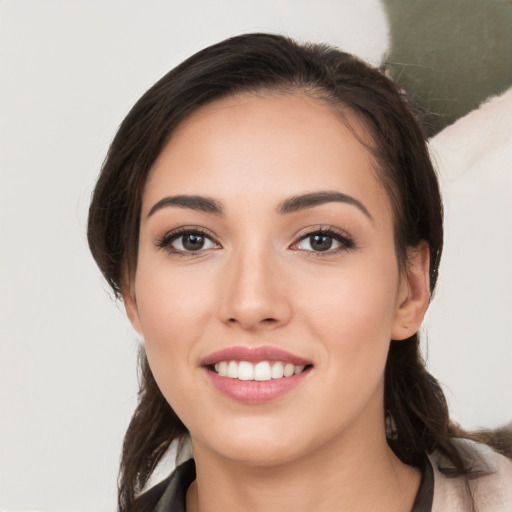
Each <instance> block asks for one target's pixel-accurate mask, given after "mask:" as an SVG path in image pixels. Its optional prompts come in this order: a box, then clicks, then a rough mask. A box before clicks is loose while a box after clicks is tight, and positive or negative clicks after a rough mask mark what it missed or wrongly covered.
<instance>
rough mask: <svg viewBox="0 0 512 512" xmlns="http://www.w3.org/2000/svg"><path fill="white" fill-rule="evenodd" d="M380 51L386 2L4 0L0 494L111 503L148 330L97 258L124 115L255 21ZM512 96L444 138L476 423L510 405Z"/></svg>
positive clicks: (436, 329)
mask: <svg viewBox="0 0 512 512" xmlns="http://www.w3.org/2000/svg"><path fill="white" fill-rule="evenodd" d="M259 30H263V31H275V32H281V33H286V34H288V35H291V36H294V37H297V38H299V39H304V40H314V41H326V42H330V43H333V44H336V45H338V46H340V47H342V48H344V49H346V50H348V51H351V52H354V53H356V54H358V55H360V56H362V57H363V58H365V59H367V60H369V61H370V62H373V63H378V62H379V61H380V60H381V58H382V56H383V54H384V53H385V51H386V49H387V47H388V34H387V22H386V19H385V15H384V11H383V9H382V6H381V5H380V3H379V2H378V0H360V1H359V2H349V1H345V2H344V1H340V0H320V1H319V0H315V1H313V0H310V1H307V0H281V1H278V0H259V1H246V0H218V1H216V2H210V1H206V0H204V1H198V0H192V1H191V0H188V1H187V2H182V1H177V0H167V1H164V0H146V1H127V0H108V1H99V0H61V1H58V0H46V1H41V0H10V1H8V0H3V1H1V0H0V94H1V104H0V144H1V146H0V166H1V167H0V169H1V171H0V172H1V174H0V286H1V288H0V301H1V302H0V329H1V330H0V336H1V345H0V508H2V509H5V510H27V509H39V510H45V511H56V512H57V511H59V512H60V511H75V510H76V511H87V510H95V511H100V512H101V511H107V510H113V509H114V503H115V479H116V472H117V465H118V457H119V451H120V447H121V441H122V436H123V434H124V430H125V428H126V426H127V422H128V420H129V417H130V414H131V412H132V411H133V408H134V405H135V398H136V378H135V354H136V347H137V340H136V337H135V335H134V334H133V332H132V331H131V328H130V327H129V325H128V322H127V321H126V320H125V318H124V312H123V308H122V305H121V304H116V303H115V302H114V301H113V300H112V299H111V297H110V296H109V293H108V292H107V288H106V285H104V283H103V282H102V280H101V278H100V276H99V272H98V271H97V269H96V268H95V266H94V263H93V261H92V258H91V257H90V256H89V253H88V250H87V246H86V240H85V229H86V227H85V226H86V216H87V207H88V202H89V197H90V193H91V189H92V187H93V184H94V181H95V178H96V176H97V173H98V170H99V167H100V165H101V162H102V160H103V158H104V155H105V153H106V150H107V148H108V144H109V142H110V140H111V138H112V136H113V134H114V132H115V129H116V127H117V126H118V124H119V123H120V121H121V120H122V118H123V116H124V115H125V114H126V113H127V111H128V109H129V108H130V107H131V105H132V104H133V103H134V101H135V100H136V99H137V98H138V97H139V96H140V95H141V94H142V93H143V92H144V90H146V89H147V88H148V87H149V86H150V85H151V84H152V83H153V82H154V81H156V80H157V79H158V78H159V77H160V76H161V75H163V74H164V73H165V72H167V71H168V70H169V69H170V68H171V67H173V66H174V65H176V64H178V63H179V62H180V61H182V60H183V59H184V58H186V57H187V56H189V55H191V54H192V53H193V52H195V51H197V50H199V49H200V48H202V47H204V46H206V45H208V44H211V43H214V42H217V41H219V40H221V39H223V38H225V37H227V36H230V35H235V34H237V33H240V32H247V31H259ZM511 116H512V95H511V93H510V92H509V93H507V94H505V95H504V96H503V97H502V98H500V99H498V100H495V101H494V102H492V103H490V104H488V105H486V106H485V107H483V108H482V109H480V110H479V111H476V112H473V113H472V114H470V115H469V116H468V117H467V118H465V119H462V120H460V121H459V122H458V123H457V124H456V125H454V126H452V127H449V128H448V129H447V130H445V131H444V132H442V133H441V134H439V135H438V136H437V137H436V139H435V140H434V141H433V143H432V146H433V154H434V157H435V159H436V161H437V162H438V165H439V168H440V173H441V176H442V181H443V192H444V195H445V199H446V209H447V244H446V253H445V258H444V262H443V265H442V272H441V282H440V288H439V292H438V294H437V297H436V299H435V301H434V303H433V304H432V307H431V310H430V313H429V322H428V323H429V324H430V325H429V328H428V339H429V343H428V347H427V345H425V351H426V352H428V356H429V366H430V368H431V370H432V372H433V373H434V374H435V375H436V376H437V377H439V379H440V380H441V382H443V384H444V387H445V389H446V391H447V395H448V398H449V401H450V403H451V406H452V411H453V416H454V417H455V418H456V419H457V420H459V421H460V422H462V423H463V424H464V425H466V426H469V427H480V426H498V425H500V424H502V423H505V422H507V421H510V419H511V418H512V372H511V366H512V365H511V360H512V349H511V343H510V339H511V334H510V333H511V332H512V319H511V317H512V315H511V310H512V308H511V305H512V301H511V298H510V294H511V292H510V290H511V285H512V270H511V265H510V262H511V261H512V235H511V233H512V215H511V207H510V204H511V196H512V183H511V182H512V179H511V174H512V173H511V169H510V163H509V162H511V161H512V136H511V135H510V132H511V130H510V125H511Z"/></svg>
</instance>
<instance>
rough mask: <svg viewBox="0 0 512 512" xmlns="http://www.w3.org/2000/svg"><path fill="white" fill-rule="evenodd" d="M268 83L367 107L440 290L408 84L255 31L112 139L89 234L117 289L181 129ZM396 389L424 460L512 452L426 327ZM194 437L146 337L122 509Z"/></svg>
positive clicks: (405, 215) (151, 93) (437, 226)
mask: <svg viewBox="0 0 512 512" xmlns="http://www.w3.org/2000/svg"><path fill="white" fill-rule="evenodd" d="M262 90H263V91H279V92H291V93H293V92H298V91H300V92H302V93H305V94H308V95H312V96H314V97H315V98H317V99H320V100H321V101H325V102H327V103H328V104H329V105H330V106H332V108H333V109H335V110H337V111H339V112H340V114H341V115H343V112H344V110H347V109H348V110H350V111H351V112H353V113H355V114H356V115H357V116H358V117H359V118H360V120H361V121H362V122H363V124H364V125H365V127H366V129H367V130H368V133H369V135H370V138H371V144H370V147H369V150H370V151H371V152H372V153H373V155H374V157H375V161H376V162H377V167H378V168H377V174H378V176H379V179H380V180H381V181H382V184H383V186H384V188H385V190H386V192H387V193H388V195H389V197H390V199H391V203H392V207H393V213H394V218H395V246H396V253H397V258H398V261H399V262H400V264H401V265H405V264H406V257H407V256H406V254H407V248H408V247H414V246H416V245H417V244H418V243H419V242H420V241H426V242H427V243H428V245H429V249H430V288H431V290H432V291H433V290H434V287H435V284H436V281H437V275H438V266H439V261H440V257H441V252H442V245H443V210H442V203H441V197H440V192H439V186H438V182H437V178H436V174H435V171H434V169H433V166H432V163H431V160H430V157H429V154H428V150H427V146H426V138H425V135H424V132H423V130H422V128H421V125H420V124H419V122H418V121H417V119H416V115H415V114H414V113H413V112H412V109H411V107H410V105H409V103H408V101H407V100H406V99H405V98H404V95H403V94H402V93H401V92H400V91H399V90H398V89H397V87H396V86H395V84H394V83H393V82H392V81H391V80H390V79H388V78H387V77H386V76H385V74H384V73H382V72H381V71H379V70H376V69H374V68H372V67H370V66H368V65H367V64H365V63H363V62H362V61H360V60H359V59H357V58H356V57H353V56H351V55H349V54H346V53H344V52H342V51H339V50H337V49H335V48H332V47H330V46H327V45H314V44H299V43H296V42H295V41H293V40H291V39H289V38H286V37H282V36H278V35H272V34H246V35H242V36H237V37H234V38H231V39H228V40H225V41H222V42H220V43H218V44H216V45H213V46H210V47H208V48H206V49H204V50H202V51H200V52H198V53H196V54H195V55H193V56H192V57H190V58H189V59H187V60H186V61H185V62H183V63H182V64H180V65H179V66H178V67H176V68H175V69H173V70H172V71H170V72H169V73H168V74H167V75H165V76H164V77H163V78H162V79H161V80H160V81H159V82H157V83H156V84H155V85H154V86H153V87H151V88H150V89H149V90H148V91H147V92H146V93H145V94H144V95H143V96H142V98H141V99H140V100H139V101H138V102H137V103H136V104H135V106H134V107H133V108H132V110H131V111H130V112H129V114H128V115H127V117H126V118H125V120H124V121H123V123H122V124H121V126H120V128H119V130H118V133H117V135H116V136H115V138H114V140H113V142H112V145H111V147H110V150H109V153H108V155H107V158H106V160H105V162H104V165H103V167H102V171H101V174H100V177H99V180H98V183H97V186H96V188H95V191H94V194H93V198H92V202H91V207H90V211H89V224H88V240H89V246H90V249H91V252H92V254H93V256H94V258H95V260H96V262H97V264H98V266H99V268H100V270H101V271H102V273H103V275H104V276H105V278H106V280H107V281H108V283H109V284H110V285H111V287H112V288H113V290H114V292H115V293H116V295H118V296H119V295H120V292H121V289H122V286H123V276H126V275H133V272H134V269H135V268H136V263H137V247H138V229H139V223H140V208H141V197H142V190H143V188H144V185H145V182H146V179H147V176H148V173H149V171H150V168H151V166H152V164H153V163H154V162H155V160H156V158H157V157H158V155H159V154H160V152H161V151H162V149H163V147H164V145H165V143H166V142H167V141H168V140H169V138H170V137H171V136H172V132H173V130H174V129H176V127H177V126H178V125H179V124H180V123H181V122H182V121H183V120H184V119H185V118H187V116H189V115H190V114H191V113H192V112H194V111H195V110H197V109H198V108H200V107H201V106H202V105H205V104H207V103H209V102H212V101H214V100H217V99H220V98H223V97H226V96H229V95H235V94H237V93H241V92H248V91H254V92H258V91H262ZM384 393H385V396H384V406H385V410H386V413H387V414H388V415H389V416H390V417H391V418H392V420H393V423H394V427H395V428H394V434H393V436H391V437H390V438H389V441H388V442H389V445H390V446H391V448H392V449H393V450H394V452H395V453H396V454H397V456H398V457H399V458H400V459H401V460H402V461H403V462H405V463H407V464H410V465H413V466H418V465H421V464H422V461H423V460H424V457H425V454H426V453H431V452H432V451H434V450H439V451H440V452H442V453H443V454H444V455H445V456H446V457H447V458H448V460H449V461H450V462H451V464H452V467H451V468H445V469H444V471H445V472H446V473H447V474H450V475H452V476H458V475H465V476H466V477H467V478H471V476H472V475H471V468H470V467H467V466H466V464H465V462H464V460H463V458H462V457H461V456H460V454H459V453H458V451H457V449H456V447H455V445H454V443H453V439H454V438H455V437H469V438H473V439H477V440H480V441H484V442H487V443H489V444H494V446H495V447H496V448H497V449H499V450H500V451H502V452H507V451H508V453H509V455H510V452H511V451H512V447H511V443H510V437H507V435H506V434H502V435H501V436H499V437H496V436H492V435H491V434H490V433H484V434H480V435H472V434H469V433H467V432H465V431H463V430H461V429H459V428H457V427H456V426H454V425H453V424H452V423H451V422H450V419H449V414H448V407H447V403H446V400H445V397H444V395H443V392H442V390H441V388H440V386H439V384H438V382H437V381H436V380H435V379H434V378H433V377H432V376H431V375H430V374H429V373H428V371H427V370H426V368H425V364H424V362H423V360H422V358H421V353H420V347H419V337H418V335H417V334H416V335H414V336H412V337H410V338H409V339H407V340H403V341H392V342H391V346H390V350H389V354H388V359H387V363H386V371H385V390H384ZM383 421H384V418H383ZM187 439H188V432H187V429H186V428H185V426H184V425H183V423H182V422H181V421H180V419H179V418H178V417H177V416H176V414H175V413H174V411H173V410H172V408H171V407H170V406H169V404H168V403H167V401H166V400H165V398H164V397H163V395H162V393H161V392H160V390H159V389H158V386H157V384H156V382H155V379H154V378H153V375H152V373H151V370H150V368H149V364H148V362H147V359H146V356H145V353H144V350H143V348H141V355H140V391H139V396H138V405H137V408H136V410H135V413H134V415H133V417H132V419H131V422H130V425H129V427H128V430H127V432H126V436H125V440H124V445H123V452H122V459H121V467H120V475H119V494H118V497H119V499H118V502H119V511H120V512H133V511H135V510H142V508H140V507H138V506H137V496H138V495H139V494H140V493H141V492H142V491H143V489H144V487H145V486H146V484H147V483H148V480H149V478H150V476H151V475H152V473H153V471H154V470H155V468H156V466H157V464H158V463H159V461H160V460H161V459H162V457H163V456H164V454H165V453H166V452H167V451H168V449H169V447H170V445H171V443H173V442H176V443H178V445H179V446H183V444H184V443H185V442H186V441H187ZM468 488H469V487H468Z"/></svg>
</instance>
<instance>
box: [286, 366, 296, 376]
mask: <svg viewBox="0 0 512 512" xmlns="http://www.w3.org/2000/svg"><path fill="white" fill-rule="evenodd" d="M294 372H295V366H293V364H292V363H286V364H285V365H284V376H285V377H291V376H292V375H293V374H294Z"/></svg>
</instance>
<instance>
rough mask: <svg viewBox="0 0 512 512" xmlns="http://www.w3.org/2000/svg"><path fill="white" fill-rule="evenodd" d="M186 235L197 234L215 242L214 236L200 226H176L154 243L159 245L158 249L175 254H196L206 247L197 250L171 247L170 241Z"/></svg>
mask: <svg viewBox="0 0 512 512" xmlns="http://www.w3.org/2000/svg"><path fill="white" fill-rule="evenodd" d="M186 235H197V236H201V237H203V238H205V239H208V240H210V241H212V242H213V243H215V244H217V245H218V243H217V242H215V240H214V238H213V237H212V235H211V234H210V232H209V231H207V230H205V229H201V228H187V227H183V228H178V229H175V230H173V231H170V232H169V233H166V234H165V235H164V236H163V237H162V238H160V239H159V240H158V241H157V242H156V243H155V245H156V246H157V247H159V248H160V249H163V250H165V251H166V252H167V253H169V254H172V255H177V256H189V255H191V254H198V253H199V252H200V251H204V250H207V249H198V250H197V251H183V250H181V249H175V248H173V247H172V245H171V244H172V243H173V242H175V241H176V240H178V239H179V238H181V237H184V236H186Z"/></svg>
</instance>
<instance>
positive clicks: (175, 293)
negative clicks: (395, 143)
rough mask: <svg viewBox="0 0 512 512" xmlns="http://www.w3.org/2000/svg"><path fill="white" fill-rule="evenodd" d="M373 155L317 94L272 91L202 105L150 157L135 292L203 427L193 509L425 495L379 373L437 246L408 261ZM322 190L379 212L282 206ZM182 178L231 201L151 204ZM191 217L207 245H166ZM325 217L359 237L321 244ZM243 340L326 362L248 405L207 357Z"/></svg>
mask: <svg viewBox="0 0 512 512" xmlns="http://www.w3.org/2000/svg"><path fill="white" fill-rule="evenodd" d="M348 116H349V119H350V123H351V126H352V128H355V129H356V130H358V131H359V132H360V134H364V130H363V127H362V126H361V124H360V123H359V122H358V121H357V119H355V117H354V116H351V115H350V114H348ZM374 165H375V164H374V162H373V161H372V159H371V156H370V155H369V153H368V150H367V149H366V148H365V147H364V146H363V145H362V144H361V143H360V142H359V141H358V140H357V139H356V138H355V136H354V133H353V131H351V129H349V128H347V126H346V125H345V124H344V122H343V121H342V120H341V118H340V116H339V115H337V114H336V113H335V112H333V111H332V110H331V109H330V108H329V107H328V106H327V105H325V104H324V103H322V102H321V101H320V100H315V99H312V98H310V97H306V96H301V95H291V94H290V95H277V94H270V93H269V94H263V95H262V94H259V95H249V94H246V95H242V96H238V97H235V98H229V99H225V100H221V101H217V102H215V103H213V104H210V105H207V106H206V107H202V108H201V109H200V110H198V111H197V112H195V113H194V114H192V115H191V116H190V117H189V118H187V119H186V120H185V121H184V122H183V123H182V124H181V125H180V126H179V127H178V129H177V131H176V132H175V133H174V134H173V136H172V138H171V139H170V141H169V142H168V144H167V145H166V147H165V148H164V150H163V151H162V153H161V155H160V156H159V158H158V159H157V161H156V163H155V164H154V166H153V168H152V170H151V173H150V176H149V178H148V182H147V184H146V188H145V190H144V194H143V202H142V217H141V219H142V220H141V225H140V243H139V257H138V264H137V269H136V272H135V275H134V276H133V277H132V278H131V279H130V280H128V282H127V284H126V286H125V289H124V301H125V306H126V310H127V314H128V316H129V318H130V320H131V322H132V324H133V326H134V328H135V329H136V330H137V332H138V333H140V335H141V336H142V337H143V338H144V341H145V345H146V351H147V356H148V360H149V363H150V365H151V368H152V371H153V373H154V376H155V379H156V381H157V383H158V385H159V387H160V389H161V390H162V392H163V394H164V396H165V397H166V399H167V400H168V402H169V403H170V405H171V406H172V407H173V409H174V410H175V411H176V413H177V414H178V416H179V417H180V418H181V420H182V421H183V422H184V424H185V425H186V426H187V428H188V429H189V431H190V435H191V440H192V446H193V450H194V457H195V460H196V467H197V480H196V481H195V482H194V483H193V484H192V486H191V487H190V488H189V491H188V494H187V510H188V511H189V512H191V511H201V512H207V511H213V510H224V511H226V510H248V511H263V510H265V511H267V512H268V511H273V510H276V511H277V510H280V511H282V510H295V511H302V510H304V511H306V510H308V511H310V510H317V511H331V510H332V511H334V510H354V511H357V510H372V511H388V510H389V511H391V510H392V511H394V512H396V511H400V510H403V511H409V510H410V509H411V506H412V502H413V501H414V496H415V494H416V492H417V488H418V485H419V478H420V475H419V471H417V470H416V469H414V468H411V467H409V466H406V465H404V464H402V463H401V462H400V461H399V460H398V459H397V458H396V457H395V456H394V454H393V453H392V452H391V450H390V449H389V448H388V446H387V443H386V439H385V429H384V410H383V376H384V368H385V362H386V356H387V352H388V348H389V343H390V340H391V339H398V340H399V339H405V338H407V337H409V336H410V335H412V334H413V333H414V332H416V331H417V330H418V328H419V326H420V324H421V321H422V319H423V316H424V314H425V311H426V308H427V305H428V301H429V287H428V248H427V246H426V244H421V245H420V246H419V247H417V248H414V250H411V251H410V257H409V260H410V261H409V262H408V264H407V266H406V268H407V271H401V270H400V269H401V268H402V267H401V266H400V265H399V264H398V262H397V258H396V254H395V247H394V237H393V215H392V210H391V205H390V202H389V199H388V197H387V195H386V193H385V191H384V188H383V187H382V185H381V184H380V182H379V181H378V179H377V177H376V173H375V169H374ZM326 190H327V191H336V192H340V193H342V194H346V195H349V196H350V197H352V198H355V199H356V200H357V201H359V202H360V203H361V204H362V205H363V206H364V208H365V209H366V210H367V213H365V212H364V211H362V209H361V208H358V207H357V206H355V205H354V204H350V203H346V202H337V201H333V202H328V203H325V204H321V205H317V206H314V207H310V208H305V209H300V210H298V211H295V212H292V213H287V214H282V213H279V212H278V207H279V205H280V204H282V202H283V201H285V200H287V199H289V198H291V197H294V196H297V195H301V194H304V193H311V192H317V191H326ZM177 194H180V195H181V194H186V195H200V196H205V197H208V198H212V199H214V200H215V201H216V202H217V203H219V204H220V205H221V206H222V210H223V213H222V215H218V214H214V213H208V212H203V211H197V210H194V209H191V208H186V207H183V206H176V205H167V206H165V207H161V208H159V209H157V210H156V211H154V212H153V213H152V214H151V215H148V214H149V212H150V211H151V209H152V208H153V207H154V205H155V204H157V203H158V202H159V201H161V200H162V199H163V198H165V197H167V196H174V195H177ZM183 226H186V227H188V228H201V229H203V230H206V231H207V233H208V237H209V238H208V239H207V242H206V245H205V246H204V248H203V249H202V250H200V251H195V252H194V251H192V252H190V251H189V252H186V251H184V250H183V246H182V245H180V243H181V242H183V238H178V239H177V240H175V241H174V242H172V244H171V243H169V242H168V240H167V242H166V244H167V245H166V246H165V247H160V246H159V243H160V245H163V244H162V243H161V240H162V238H164V237H165V236H166V234H168V233H169V232H170V231H172V230H175V229H176V228H180V227H183ZM320 228H329V229H332V230H334V231H336V232H339V233H341V234H342V235H343V236H346V234H348V235H349V237H350V239H351V240H352V242H351V244H347V243H342V242H337V241H334V243H333V246H332V248H331V249H329V250H327V251H314V250H312V246H311V239H310V238H309V237H308V236H309V235H310V234H311V233H315V232H318V230H319V229H320ZM168 239H169V237H168ZM350 245H352V246H350ZM180 249H181V250H180ZM232 346H246V347H257V346H273V347H278V348H281V349H284V350H286V351H288V352H291V353H292V354H295V355H297V356H300V357H302V358H304V359H306V360H308V361H311V363H312V368H311V370H310V371H309V373H308V374H307V376H306V377H305V378H304V379H303V380H302V382H301V383H300V384H299V385H298V386H297V387H296V388H294V389H293V390H291V391H289V392H288V393H286V394H285V395H283V396H281V397H279V398H278V399H275V400H271V401H269V402H265V403H261V404H245V403H240V402H238V401H236V400H233V399H232V398H229V397H226V396H225V395H223V394H221V393H220V392H219V391H218V390H217V389H216V388H215V387H214V386H212V384H211V383H210V381H209V380H208V378H207V377H206V370H205V368H204V367H203V366H202V364H201V361H202V360H203V359H204V358H205V357H206V356H208V355H209V354H211V353H213V352H215V351H217V350H221V349H224V348H228V347H232ZM292 507H293V508H292Z"/></svg>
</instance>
